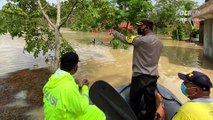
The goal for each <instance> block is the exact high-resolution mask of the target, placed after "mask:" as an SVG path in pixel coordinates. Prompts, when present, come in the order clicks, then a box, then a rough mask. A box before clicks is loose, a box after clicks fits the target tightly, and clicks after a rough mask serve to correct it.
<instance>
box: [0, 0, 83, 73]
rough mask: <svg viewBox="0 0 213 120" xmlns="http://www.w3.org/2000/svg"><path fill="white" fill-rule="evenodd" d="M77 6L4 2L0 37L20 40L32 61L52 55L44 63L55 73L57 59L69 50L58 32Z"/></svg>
mask: <svg viewBox="0 0 213 120" xmlns="http://www.w3.org/2000/svg"><path fill="white" fill-rule="evenodd" d="M81 5H82V0H68V1H62V0H57V3H56V4H52V5H50V4H49V3H48V2H47V1H46V0H37V1H36V2H35V0H8V2H7V4H6V5H4V6H3V7H2V10H1V11H0V34H6V33H9V34H10V35H11V36H12V37H13V38H14V37H22V38H24V40H25V41H26V44H25V48H24V50H25V51H27V52H29V53H34V57H38V55H39V54H40V53H42V54H43V55H46V54H47V53H48V52H49V51H52V52H53V53H54V55H51V54H49V56H47V57H46V61H49V60H50V58H51V62H52V63H53V67H54V69H56V68H58V66H59V57H60V55H61V54H62V53H64V52H67V51H72V50H73V49H72V47H71V46H70V45H69V44H68V42H67V41H66V40H65V39H63V38H62V36H61V34H60V28H61V27H62V26H63V25H64V24H65V23H66V21H67V20H69V19H70V17H71V14H72V13H73V11H74V10H75V9H76V8H77V7H79V6H81Z"/></svg>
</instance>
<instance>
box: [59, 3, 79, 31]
mask: <svg viewBox="0 0 213 120" xmlns="http://www.w3.org/2000/svg"><path fill="white" fill-rule="evenodd" d="M77 4H78V2H77V0H76V1H75V3H74V4H73V6H72V7H71V9H70V11H69V13H68V15H67V17H66V18H65V19H63V21H62V22H61V24H60V26H59V28H61V26H63V25H64V24H65V23H66V21H67V20H68V19H69V17H70V15H71V14H72V12H73V10H74V8H75V6H76V5H77Z"/></svg>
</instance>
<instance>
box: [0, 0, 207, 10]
mask: <svg viewBox="0 0 213 120" xmlns="http://www.w3.org/2000/svg"><path fill="white" fill-rule="evenodd" d="M47 1H49V2H51V3H56V1H57V0H47ZM194 1H196V2H198V3H199V5H201V4H203V3H204V2H205V0H194ZM5 3H6V0H0V9H1V8H2V6H3V5H4V4H5Z"/></svg>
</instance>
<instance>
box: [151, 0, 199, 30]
mask: <svg viewBox="0 0 213 120" xmlns="http://www.w3.org/2000/svg"><path fill="white" fill-rule="evenodd" d="M197 6H198V5H197V3H196V2H194V1H193V0H156V4H155V6H154V11H153V13H151V14H150V16H149V18H150V19H151V20H153V21H154V23H155V26H156V27H157V28H159V29H162V28H167V27H169V26H171V25H177V23H179V22H180V21H179V20H180V19H181V18H184V19H185V18H186V19H187V18H190V17H191V15H186V16H185V15H181V14H179V12H185V11H186V12H189V11H191V10H194V9H195V8H196V7H197ZM189 13H190V12H189Z"/></svg>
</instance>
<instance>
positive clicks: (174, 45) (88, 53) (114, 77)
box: [0, 29, 213, 120]
mask: <svg viewBox="0 0 213 120" xmlns="http://www.w3.org/2000/svg"><path fill="white" fill-rule="evenodd" d="M62 34H63V37H64V38H66V39H67V40H68V41H69V42H70V43H71V45H72V46H73V48H74V49H75V50H76V52H77V53H78V54H79V56H80V61H81V62H80V63H79V69H78V72H77V73H76V75H75V78H76V79H79V80H81V79H83V78H87V79H89V80H90V81H91V83H93V82H94V81H96V80H105V81H107V82H109V83H110V84H111V85H113V86H115V87H116V86H120V85H123V84H128V83H129V82H130V78H131V72H132V71H131V63H132V51H133V48H132V47H130V48H129V49H128V50H123V49H112V48H111V47H109V46H107V44H108V43H109V41H110V40H111V39H112V37H111V36H109V35H108V34H107V33H88V32H73V31H69V30H67V29H63V30H62ZM160 38H161V40H162V42H163V44H164V49H163V52H162V55H161V58H160V62H159V74H160V78H159V80H158V83H160V84H162V85H163V86H165V87H166V88H168V89H169V90H171V91H172V92H173V93H174V94H175V95H176V96H177V97H178V98H179V99H180V100H181V101H182V102H186V101H187V100H188V99H187V98H186V97H185V96H183V95H182V94H181V91H180V84H181V82H182V81H181V80H180V79H178V77H177V73H178V72H183V73H188V72H191V71H192V70H198V71H202V72H204V73H206V74H207V75H208V76H209V77H210V78H212V81H213V64H212V63H211V62H210V61H209V60H207V59H206V58H205V57H204V56H203V47H202V46H200V45H197V44H195V43H188V42H184V41H173V40H171V39H170V38H169V37H164V36H160ZM94 39H95V40H96V45H93V44H91V42H92V41H94ZM101 41H102V42H101ZM24 43H25V42H24V41H23V40H22V39H18V38H15V40H11V37H9V36H8V35H4V36H1V37H0V56H1V58H0V63H1V64H0V77H1V78H0V79H1V80H5V79H7V78H11V79H13V78H14V77H11V75H10V74H8V73H11V72H15V71H17V70H22V69H26V68H29V69H35V68H36V69H37V68H41V67H46V66H47V65H46V64H45V62H44V57H42V56H39V57H38V58H37V59H34V58H33V55H32V54H28V53H25V54H23V47H24ZM29 71H30V70H29ZM37 72H38V71H35V72H33V73H32V75H33V74H34V75H35V74H36V75H35V76H34V77H37V76H39V73H37ZM42 73H43V74H44V72H42ZM24 74H26V73H24ZM47 74H48V73H45V74H44V75H43V76H45V77H44V78H43V77H42V79H47V78H48V75H47ZM32 75H31V74H29V75H28V76H32ZM23 77H25V76H23ZM37 78H38V79H39V77H37ZM17 79H18V78H17ZM22 82H23V81H22ZM38 82H41V83H42V82H43V83H42V84H41V85H40V87H39V89H40V90H41V88H42V85H43V84H44V83H45V81H41V80H38ZM32 83H33V81H32ZM35 84H36V83H35ZM26 85H28V84H26ZM26 85H25V86H26ZM28 86H30V85H28ZM23 87H24V86H23ZM3 88H4V84H0V90H1V89H3ZM39 89H37V90H38V91H39ZM29 93H30V94H29ZM11 95H12V97H11V99H13V101H12V102H10V103H8V102H5V103H7V104H5V105H3V107H4V108H5V109H12V108H14V109H17V108H18V109H20V110H22V109H23V107H26V106H33V107H31V108H30V109H29V110H27V112H26V110H23V115H24V116H28V117H26V118H25V119H27V118H28V119H35V120H42V119H43V109H42V107H41V105H42V104H35V105H34V101H35V102H36V100H34V99H33V100H31V99H30V101H31V102H26V98H27V96H28V95H31V96H33V92H32V91H30V89H21V88H18V89H17V92H16V94H11ZM211 96H213V93H212V94H211ZM39 99H41V98H40V97H39ZM40 101H41V100H40ZM34 106H35V107H34ZM19 114H20V113H19Z"/></svg>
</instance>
